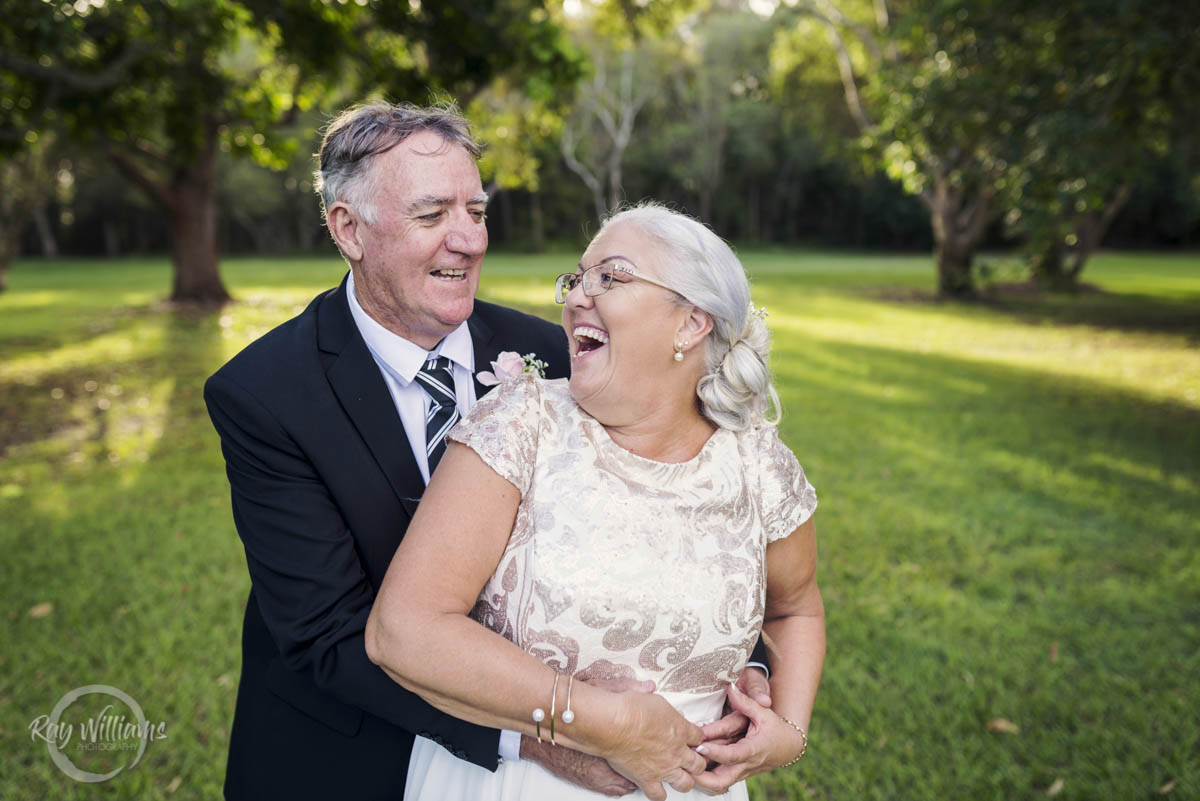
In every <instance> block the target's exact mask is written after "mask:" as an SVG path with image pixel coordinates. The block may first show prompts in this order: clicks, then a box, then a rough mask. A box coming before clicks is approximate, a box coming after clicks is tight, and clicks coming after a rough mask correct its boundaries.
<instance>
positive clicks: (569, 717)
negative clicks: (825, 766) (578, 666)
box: [562, 673, 575, 723]
mask: <svg viewBox="0 0 1200 801" xmlns="http://www.w3.org/2000/svg"><path fill="white" fill-rule="evenodd" d="M574 684H575V674H574V673H572V674H571V677H570V678H569V679H567V708H566V709H564V710H563V714H562V718H563V723H570V722H571V721H573V720H575V713H574V712H573V711H572V710H571V687H573V686H574Z"/></svg>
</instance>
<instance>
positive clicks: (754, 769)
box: [696, 685, 804, 795]
mask: <svg viewBox="0 0 1200 801" xmlns="http://www.w3.org/2000/svg"><path fill="white" fill-rule="evenodd" d="M728 697H729V702H730V704H732V705H733V708H734V710H735V711H736V712H739V713H741V714H742V715H744V716H745V717H746V718H747V719H748V720H749V721H750V726H749V728H748V729H747V731H746V736H745V737H742V738H741V739H740V740H738V741H737V742H734V743H732V744H729V745H725V744H720V743H717V742H716V741H706V742H705V743H703V744H702V745H701V746H700V747H699V748H697V749H696V750H697V751H699V752H700V753H701V754H703V755H704V756H706V757H707V758H708V759H709V760H711V761H712V762H715V763H716V765H715V766H711V769H710V770H706V771H705V772H704V773H701V774H700V775H699V776H697V777H696V787H698V788H699V789H700V790H701V791H703V792H705V793H708V794H709V795H720V794H721V793H724V792H725V791H727V790H728V789H729V788H730V787H732V786H733V785H734V784H736V783H737V782H739V781H742V780H743V779H746V778H748V777H750V776H753V775H754V774H756V773H762V772H764V771H768V770H771V769H773V768H776V767H778V766H780V765H784V764H786V763H788V762H790V761H791V760H792V759H793V758H795V756H796V755H797V754H799V753H800V751H801V749H802V748H803V747H804V741H803V739H802V737H801V735H800V733H799V732H797V731H796V730H795V729H793V728H792V727H791V726H790V725H788V724H787V723H784V722H783V720H782V719H780V717H779V716H778V715H776V714H774V713H773V712H771V710H769V709H767V708H766V707H764V706H762V705H761V704H759V703H758V702H756V701H755V700H754V699H753V698H751V697H750V696H748V695H746V694H744V693H742V692H739V691H738V689H737V688H736V687H735V686H734V685H730V687H729V691H728ZM717 723H720V721H717ZM717 723H713V724H709V725H711V726H716V725H717ZM705 728H706V729H707V727H705Z"/></svg>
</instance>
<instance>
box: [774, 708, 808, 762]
mask: <svg viewBox="0 0 1200 801" xmlns="http://www.w3.org/2000/svg"><path fill="white" fill-rule="evenodd" d="M779 719H780V720H782V721H783V722H784V723H786V724H787V725H789V726H791V727H792V728H793V729H795V730H796V731H798V732H800V739H801V740H803V742H804V744H803V745H801V746H800V753H799V754H797V755H796V758H795V759H793V760H792V761H791V762H789V763H787V765H780V766H779V767H781V768H786V767H788V765H795V764H796V763H797V762H799V761H800V757H802V756H804V752H805V751H807V750H808V735H807V734H805V733H804V729H802V728H800V727H799V726H797V725H796V724H795V723H793V722H792V721H790V720H788V719H787V718H785V717H784V716H783V715H780V716H779Z"/></svg>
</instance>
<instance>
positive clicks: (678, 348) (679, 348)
mask: <svg viewBox="0 0 1200 801" xmlns="http://www.w3.org/2000/svg"><path fill="white" fill-rule="evenodd" d="M675 361H677V362H681V361H683V345H680V344H679V343H678V342H676V343H675Z"/></svg>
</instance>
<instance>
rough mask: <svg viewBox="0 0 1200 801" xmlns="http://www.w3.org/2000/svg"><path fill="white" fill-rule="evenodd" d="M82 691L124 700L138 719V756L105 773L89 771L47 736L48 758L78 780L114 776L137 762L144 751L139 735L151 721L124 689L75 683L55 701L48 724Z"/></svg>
mask: <svg viewBox="0 0 1200 801" xmlns="http://www.w3.org/2000/svg"><path fill="white" fill-rule="evenodd" d="M85 695H111V696H112V697H113V698H116V699H117V700H118V701H121V702H122V703H123V704H125V705H126V706H128V707H129V708H130V709H131V710H133V714H134V715H135V716H136V717H137V722H138V735H139V736H138V752H137V756H135V757H134V758H133V761H132V762H130V763H129V764H128V765H122V766H120V767H119V768H114V769H113V770H111V771H109V772H108V773H92V772H90V771H86V770H83V769H82V768H79V767H77V766H76V765H75V763H74V762H72V761H71V760H70V758H69V757H67V755H66V754H64V753H63V752H62V751H59V750H58V743H57V742H55V740H54V739H53V738H51V739H50V742H49V743H48V744H47V745H48V747H49V748H50V758H51V759H52V760H54V764H55V765H58V769H59V770H61V771H62V772H63V773H65V774H67V775H68V776H70V777H71V778H72V779H75V780H76V781H81V782H105V781H108V780H109V779H111V778H112V777H113V776H116V775H117V774H118V773H120V772H121V771H123V770H124V769H125V768H127V767H128V768H132V767H133V766H134V765H136V764H137V763H138V760H140V759H141V758H142V754H144V753H146V738H145V737H144V736H141V734H142V732H145V731H147V730H148V729H149V725H150V724H149V723H148V722H147V721H146V715H145V713H143V712H142V708H141V707H140V706H138V702H137V701H135V700H133V699H132V698H131V697H129V695H127V694H126V693H124V692H123V691H121V690H118V689H117V688H116V687H110V686H109V685H107V684H89V685H87V686H86V687H77V688H75V689H74V690H71V692H69V693H67V694H66V695H64V696H63V697H62V698H61V699H59V701H58V704H56V705H55V707H54V711H53V712H51V713H50V726H52V727H56V726H57V725H58V721H59V719H60V718H62V714H63V712H65V711H66V710H67V708H68V707H69V706H71V704H73V703H75V702H76V701H77V700H79V699H80V698H82V697H83V696H85Z"/></svg>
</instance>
